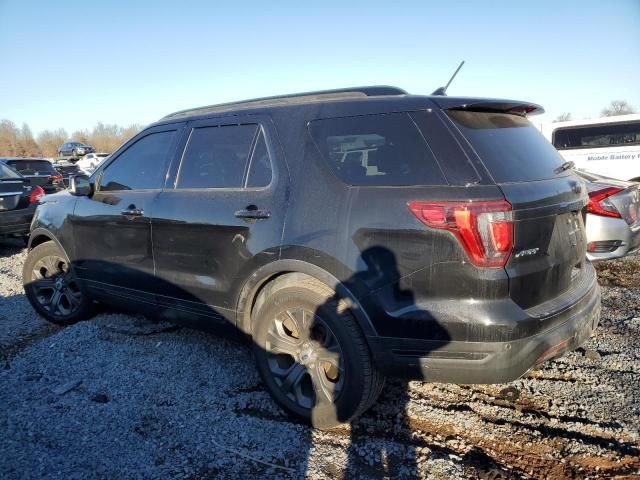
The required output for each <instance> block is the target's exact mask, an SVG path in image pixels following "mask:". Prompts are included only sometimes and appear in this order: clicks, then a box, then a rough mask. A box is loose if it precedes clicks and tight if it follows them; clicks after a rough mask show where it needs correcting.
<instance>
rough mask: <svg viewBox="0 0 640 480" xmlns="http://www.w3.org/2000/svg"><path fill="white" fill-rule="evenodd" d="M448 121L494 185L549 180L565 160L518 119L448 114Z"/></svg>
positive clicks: (534, 131)
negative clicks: (493, 181)
mask: <svg viewBox="0 0 640 480" xmlns="http://www.w3.org/2000/svg"><path fill="white" fill-rule="evenodd" d="M447 114H448V115H449V117H450V118H451V119H452V120H453V121H454V123H455V124H456V125H457V126H458V128H459V129H460V131H461V132H462V134H463V135H464V136H465V137H466V139H467V140H468V141H469V143H470V144H471V146H472V147H473V148H474V150H475V151H476V152H477V153H478V155H479V156H480V160H482V163H484V165H485V167H487V170H489V173H490V174H491V176H492V177H493V179H494V180H495V181H496V182H497V183H504V182H527V181H532V180H543V179H546V178H552V177H555V176H557V175H558V174H559V173H557V172H556V169H557V168H558V167H559V166H560V165H562V164H563V163H564V160H563V159H562V157H561V156H560V154H559V153H558V151H557V150H556V149H555V148H553V145H551V144H550V143H549V142H548V141H547V140H546V139H545V138H544V137H543V136H542V134H541V133H540V132H539V131H538V130H537V129H536V128H535V127H534V126H533V125H531V124H530V123H529V121H528V120H527V119H526V118H524V117H520V116H518V115H511V114H506V113H491V112H471V111H462V110H450V111H448V112H447Z"/></svg>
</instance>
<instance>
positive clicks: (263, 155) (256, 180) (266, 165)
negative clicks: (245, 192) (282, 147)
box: [247, 129, 271, 187]
mask: <svg viewBox="0 0 640 480" xmlns="http://www.w3.org/2000/svg"><path fill="white" fill-rule="evenodd" d="M270 183H271V160H270V159H269V152H268V151H267V142H266V141H265V138H264V132H263V131H262V129H260V130H259V131H258V139H257V140H256V145H255V147H254V149H253V155H252V156H251V164H250V166H249V179H248V180H247V187H266V186H267V185H269V184H270Z"/></svg>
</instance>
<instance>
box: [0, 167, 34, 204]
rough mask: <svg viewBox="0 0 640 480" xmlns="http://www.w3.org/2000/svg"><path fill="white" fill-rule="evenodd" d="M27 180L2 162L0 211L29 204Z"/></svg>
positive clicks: (0, 169)
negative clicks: (26, 193)
mask: <svg viewBox="0 0 640 480" xmlns="http://www.w3.org/2000/svg"><path fill="white" fill-rule="evenodd" d="M25 188H27V185H26V181H25V179H24V178H22V177H20V175H18V174H16V173H15V172H14V171H12V170H11V169H9V168H7V167H6V166H5V165H2V164H0V212H5V211H8V210H17V209H19V208H25V207H28V206H29V199H28V197H27V196H26V195H24V193H25V191H26V190H25Z"/></svg>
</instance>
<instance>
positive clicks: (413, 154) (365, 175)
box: [309, 113, 446, 186]
mask: <svg viewBox="0 0 640 480" xmlns="http://www.w3.org/2000/svg"><path fill="white" fill-rule="evenodd" d="M309 132H310V133H311V136H312V138H313V139H314V141H315V143H316V145H317V146H318V148H319V149H320V152H321V153H322V154H323V156H324V157H325V158H326V159H328V160H329V164H330V166H331V168H332V170H333V171H334V173H335V174H336V175H337V176H338V177H339V178H340V179H341V180H343V181H344V182H345V183H347V184H349V185H376V186H395V185H445V184H446V181H445V179H444V176H443V174H442V171H441V170H440V167H439V165H438V163H437V162H436V159H435V157H434V156H433V154H432V153H431V150H430V149H429V147H428V145H427V144H426V143H425V141H424V139H423V138H422V135H421V134H420V132H419V131H418V129H417V127H416V126H415V124H414V123H413V121H412V120H411V118H410V117H409V116H408V115H407V114H406V113H391V114H378V115H363V116H359V117H344V118H329V119H323V120H315V121H313V122H311V123H310V124H309Z"/></svg>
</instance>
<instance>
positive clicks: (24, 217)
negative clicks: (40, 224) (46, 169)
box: [0, 163, 44, 237]
mask: <svg viewBox="0 0 640 480" xmlns="http://www.w3.org/2000/svg"><path fill="white" fill-rule="evenodd" d="M43 195H44V190H43V189H42V188H41V187H38V186H36V187H32V186H31V185H30V184H29V181H28V180H27V179H25V178H24V177H23V176H22V175H20V174H19V173H18V172H16V171H15V170H13V169H12V168H11V167H8V166H7V165H5V164H3V163H0V237H4V236H14V237H26V236H27V235H29V227H30V225H31V220H32V218H33V214H34V213H35V211H36V207H37V206H38V201H39V200H40V198H42V196H43Z"/></svg>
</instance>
